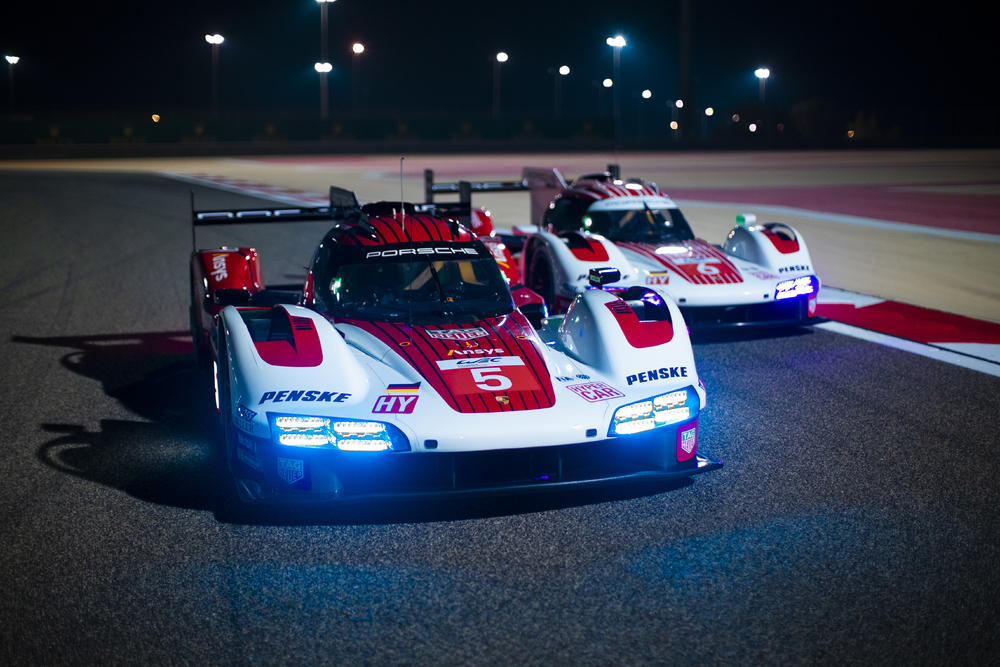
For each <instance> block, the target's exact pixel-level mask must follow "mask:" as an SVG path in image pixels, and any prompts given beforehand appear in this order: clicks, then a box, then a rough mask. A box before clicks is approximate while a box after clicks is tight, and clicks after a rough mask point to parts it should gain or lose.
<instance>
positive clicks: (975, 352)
mask: <svg viewBox="0 0 1000 667" xmlns="http://www.w3.org/2000/svg"><path fill="white" fill-rule="evenodd" d="M934 346H935V347H943V348H946V349H948V350H953V351H955V352H958V353H960V354H967V355H969V356H970V357H979V358H980V359H986V360H987V361H992V362H993V363H995V364H1000V345H992V344H989V343H934Z"/></svg>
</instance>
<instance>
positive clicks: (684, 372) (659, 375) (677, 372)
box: [625, 366, 688, 387]
mask: <svg viewBox="0 0 1000 667" xmlns="http://www.w3.org/2000/svg"><path fill="white" fill-rule="evenodd" d="M687 376H688V369H687V366H671V367H669V368H654V369H652V370H648V371H646V372H645V373H636V374H635V375H629V376H628V377H626V378H625V381H626V382H628V384H629V386H630V387H631V386H632V385H633V384H635V383H637V382H638V383H640V384H641V383H643V382H653V381H655V380H667V379H670V378H686V377H687Z"/></svg>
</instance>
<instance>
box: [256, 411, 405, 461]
mask: <svg viewBox="0 0 1000 667" xmlns="http://www.w3.org/2000/svg"><path fill="white" fill-rule="evenodd" d="M268 417H269V418H270V421H271V432H272V433H273V436H274V441H275V442H277V443H278V444H280V445H289V446H293V447H323V446H325V445H333V446H334V447H336V448H337V449H340V450H342V451H345V452H382V451H385V450H387V449H393V450H408V449H409V448H410V446H409V441H408V440H407V439H406V437H405V436H404V435H403V434H402V433H400V432H399V429H396V428H395V427H393V426H390V425H389V424H383V423H382V422H370V421H359V420H352V419H339V420H336V421H335V420H333V419H330V418H329V417H310V416H304V415H275V414H268Z"/></svg>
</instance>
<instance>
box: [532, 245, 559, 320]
mask: <svg viewBox="0 0 1000 667" xmlns="http://www.w3.org/2000/svg"><path fill="white" fill-rule="evenodd" d="M528 287H529V288H531V289H532V290H533V291H534V292H535V293H536V294H538V295H539V296H540V297H542V298H543V299H544V300H545V306H546V307H547V308H548V309H549V312H550V313H554V312H556V310H555V306H556V286H555V280H554V279H553V277H552V265H551V264H549V258H548V257H546V255H545V253H544V252H542V251H540V250H536V251H535V254H534V255H532V257H531V268H530V270H529V271H528Z"/></svg>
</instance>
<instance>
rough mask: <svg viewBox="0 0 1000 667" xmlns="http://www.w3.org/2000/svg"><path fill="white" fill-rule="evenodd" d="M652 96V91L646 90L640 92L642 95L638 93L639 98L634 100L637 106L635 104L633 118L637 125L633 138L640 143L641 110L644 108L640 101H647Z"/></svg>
mask: <svg viewBox="0 0 1000 667" xmlns="http://www.w3.org/2000/svg"><path fill="white" fill-rule="evenodd" d="M652 96H653V91H651V90H649V89H648V88H647V89H646V90H644V91H642V93H640V94H639V96H638V97H637V98H636V99H638V104H636V109H635V118H636V125H637V128H636V131H635V138H636V139H639V140H640V141H641V140H642V110H643V108H644V107H643V105H642V101H643V100H648V99H649V98H650V97H652Z"/></svg>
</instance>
